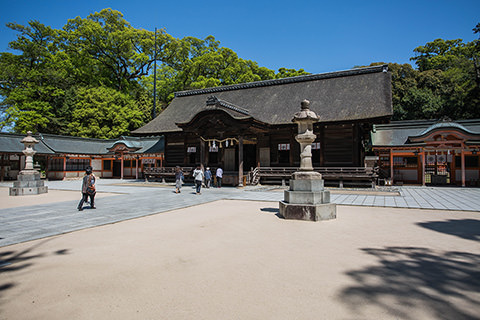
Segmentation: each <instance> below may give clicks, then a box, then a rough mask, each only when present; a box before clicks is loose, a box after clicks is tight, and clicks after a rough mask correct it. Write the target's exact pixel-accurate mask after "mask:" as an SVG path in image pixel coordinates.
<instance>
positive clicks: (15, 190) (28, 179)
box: [10, 131, 48, 196]
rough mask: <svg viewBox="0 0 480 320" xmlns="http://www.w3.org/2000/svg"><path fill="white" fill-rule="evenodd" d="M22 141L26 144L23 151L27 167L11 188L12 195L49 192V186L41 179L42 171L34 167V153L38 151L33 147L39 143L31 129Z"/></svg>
mask: <svg viewBox="0 0 480 320" xmlns="http://www.w3.org/2000/svg"><path fill="white" fill-rule="evenodd" d="M20 142H21V143H23V145H24V146H25V149H24V150H23V151H22V152H23V154H24V155H25V168H24V169H23V170H22V171H20V173H19V174H18V177H17V181H15V182H14V183H13V187H11V188H10V195H11V196H23V195H30V194H40V193H47V192H48V187H47V186H45V185H44V183H43V181H42V180H41V179H40V173H39V172H38V171H37V170H35V168H34V167H33V155H34V154H35V153H36V151H35V150H33V147H34V146H35V144H37V143H38V140H37V139H35V138H34V137H32V132H31V131H28V132H27V136H26V137H25V138H23V139H22V141H20Z"/></svg>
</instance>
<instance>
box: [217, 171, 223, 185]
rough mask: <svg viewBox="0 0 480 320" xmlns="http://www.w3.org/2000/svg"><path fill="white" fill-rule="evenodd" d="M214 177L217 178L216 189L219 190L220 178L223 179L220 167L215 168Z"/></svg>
mask: <svg viewBox="0 0 480 320" xmlns="http://www.w3.org/2000/svg"><path fill="white" fill-rule="evenodd" d="M216 176H217V188H221V187H222V177H223V170H222V167H218V168H217V173H216Z"/></svg>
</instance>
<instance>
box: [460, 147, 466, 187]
mask: <svg viewBox="0 0 480 320" xmlns="http://www.w3.org/2000/svg"><path fill="white" fill-rule="evenodd" d="M461 157H462V187H465V151H464V150H463V148H462V154H461Z"/></svg>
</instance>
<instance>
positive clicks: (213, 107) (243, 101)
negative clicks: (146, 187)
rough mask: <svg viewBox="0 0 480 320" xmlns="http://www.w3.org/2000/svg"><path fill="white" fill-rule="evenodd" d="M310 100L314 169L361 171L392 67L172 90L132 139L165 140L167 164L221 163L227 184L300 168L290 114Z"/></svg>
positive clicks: (382, 114)
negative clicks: (267, 170) (262, 171)
mask: <svg viewBox="0 0 480 320" xmlns="http://www.w3.org/2000/svg"><path fill="white" fill-rule="evenodd" d="M304 99H307V100H309V101H310V109H311V110H313V111H315V112H316V113H317V114H318V115H319V117H320V121H319V122H318V123H316V124H315V126H314V134H316V135H317V139H316V141H315V142H314V143H313V146H312V149H313V150H312V151H313V158H312V160H313V165H314V166H315V167H362V166H364V155H365V153H364V146H365V145H367V144H369V139H370V130H371V129H372V127H373V125H374V124H381V123H387V122H388V121H389V119H390V117H391V115H392V98H391V75H390V74H389V73H388V70H387V66H386V65H384V66H377V67H369V68H361V69H352V70H347V71H339V72H331V73H324V74H314V75H307V76H299V77H292V78H285V79H277V80H267V81H259V82H251V83H244V84H238V85H230V86H223V87H215V88H207V89H200V90H190V91H182V92H177V93H175V98H174V99H173V101H172V102H171V103H170V105H169V106H168V107H167V108H166V109H165V110H164V111H163V112H162V113H161V114H160V115H159V116H158V117H156V118H155V119H153V120H152V121H151V122H149V123H148V124H146V125H145V126H143V127H141V128H139V129H137V130H135V131H133V132H132V133H131V134H132V135H134V136H139V137H143V136H151V135H163V136H165V166H167V167H173V166H176V165H180V166H183V167H192V166H194V165H195V164H198V163H201V164H202V165H205V166H210V167H213V168H215V167H218V166H222V167H223V169H224V171H225V177H224V181H225V182H227V183H230V184H233V185H236V184H238V183H241V181H242V180H244V179H243V177H244V176H245V174H246V173H248V172H249V171H251V170H253V169H254V168H258V167H275V168H279V167H283V168H287V167H288V168H292V167H298V166H299V159H300V157H299V153H300V150H299V145H298V143H297V142H296V141H295V139H294V136H295V134H296V133H297V126H296V125H295V124H293V123H292V117H293V114H294V113H296V112H298V111H299V110H300V103H301V101H302V100H304Z"/></svg>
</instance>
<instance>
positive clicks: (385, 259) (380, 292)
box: [340, 247, 480, 320]
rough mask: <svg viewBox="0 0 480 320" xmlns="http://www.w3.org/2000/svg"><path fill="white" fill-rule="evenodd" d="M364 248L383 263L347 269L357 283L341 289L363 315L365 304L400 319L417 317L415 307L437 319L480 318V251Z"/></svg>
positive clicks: (347, 299) (345, 301) (348, 302)
mask: <svg viewBox="0 0 480 320" xmlns="http://www.w3.org/2000/svg"><path fill="white" fill-rule="evenodd" d="M362 250H363V251H364V252H365V253H367V254H369V255H373V256H375V257H376V258H377V259H378V262H379V265H374V266H369V267H366V268H363V269H359V270H352V271H349V272H347V275H349V276H350V277H351V278H353V280H355V281H356V283H357V284H356V285H353V286H350V287H347V288H345V289H343V290H342V292H341V293H340V298H341V301H343V302H344V303H346V304H347V305H348V306H349V307H351V308H352V309H353V310H354V311H355V312H356V313H358V314H359V315H361V312H362V307H363V306H365V305H374V306H377V307H380V308H382V309H384V310H385V311H386V312H387V313H388V314H391V315H393V316H395V317H396V318H399V319H416V318H417V317H418V316H416V315H415V311H416V310H417V311H418V310H421V314H426V313H427V314H430V315H431V317H432V318H435V319H456V320H460V319H478V315H479V313H478V311H479V310H480V309H479V306H480V267H479V266H480V255H478V254H473V253H466V252H455V251H450V252H440V253H438V252H434V251H432V250H430V249H428V248H412V247H386V248H383V249H375V248H365V249H362ZM459 302H460V303H459ZM417 314H418V312H417Z"/></svg>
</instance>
